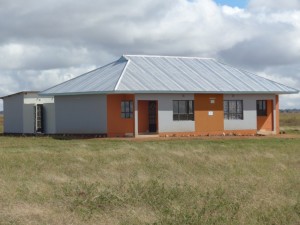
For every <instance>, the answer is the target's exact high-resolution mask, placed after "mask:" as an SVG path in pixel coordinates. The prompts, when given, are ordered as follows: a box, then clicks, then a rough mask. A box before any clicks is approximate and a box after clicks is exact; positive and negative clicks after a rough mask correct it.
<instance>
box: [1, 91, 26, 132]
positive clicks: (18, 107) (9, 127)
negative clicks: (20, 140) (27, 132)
mask: <svg viewBox="0 0 300 225" xmlns="http://www.w3.org/2000/svg"><path fill="white" fill-rule="evenodd" d="M3 109H4V133H23V94H22V93H20V94H17V95H12V96H8V97H6V98H4V99H3Z"/></svg>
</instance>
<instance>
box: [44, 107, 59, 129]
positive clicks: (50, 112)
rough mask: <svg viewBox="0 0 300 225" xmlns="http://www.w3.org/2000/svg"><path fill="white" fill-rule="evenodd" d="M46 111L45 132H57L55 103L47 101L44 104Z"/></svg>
mask: <svg viewBox="0 0 300 225" xmlns="http://www.w3.org/2000/svg"><path fill="white" fill-rule="evenodd" d="M43 113H44V115H43V116H44V133H45V134H55V133H56V128H55V104H53V103H46V104H43Z"/></svg>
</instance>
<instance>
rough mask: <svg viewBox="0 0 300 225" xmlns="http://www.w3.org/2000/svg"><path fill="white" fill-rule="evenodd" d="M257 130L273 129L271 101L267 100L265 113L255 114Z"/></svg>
mask: <svg viewBox="0 0 300 225" xmlns="http://www.w3.org/2000/svg"><path fill="white" fill-rule="evenodd" d="M257 130H266V131H272V130H273V101H272V100H267V115H266V116H257Z"/></svg>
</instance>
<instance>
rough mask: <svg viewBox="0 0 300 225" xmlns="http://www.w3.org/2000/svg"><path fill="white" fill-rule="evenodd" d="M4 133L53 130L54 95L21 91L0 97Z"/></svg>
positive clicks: (48, 131) (50, 131) (31, 132)
mask: <svg viewBox="0 0 300 225" xmlns="http://www.w3.org/2000/svg"><path fill="white" fill-rule="evenodd" d="M1 99H3V108H4V113H3V116H4V124H3V126H4V133H6V134H34V133H49V134H50V133H54V132H55V111H54V97H51V96H39V94H38V92H37V91H23V92H18V93H15V94H12V95H7V96H3V97H1Z"/></svg>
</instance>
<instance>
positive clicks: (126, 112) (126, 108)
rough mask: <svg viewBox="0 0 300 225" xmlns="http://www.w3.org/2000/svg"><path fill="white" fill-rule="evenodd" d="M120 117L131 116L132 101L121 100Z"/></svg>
mask: <svg viewBox="0 0 300 225" xmlns="http://www.w3.org/2000/svg"><path fill="white" fill-rule="evenodd" d="M121 118H133V102H132V101H122V102H121Z"/></svg>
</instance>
